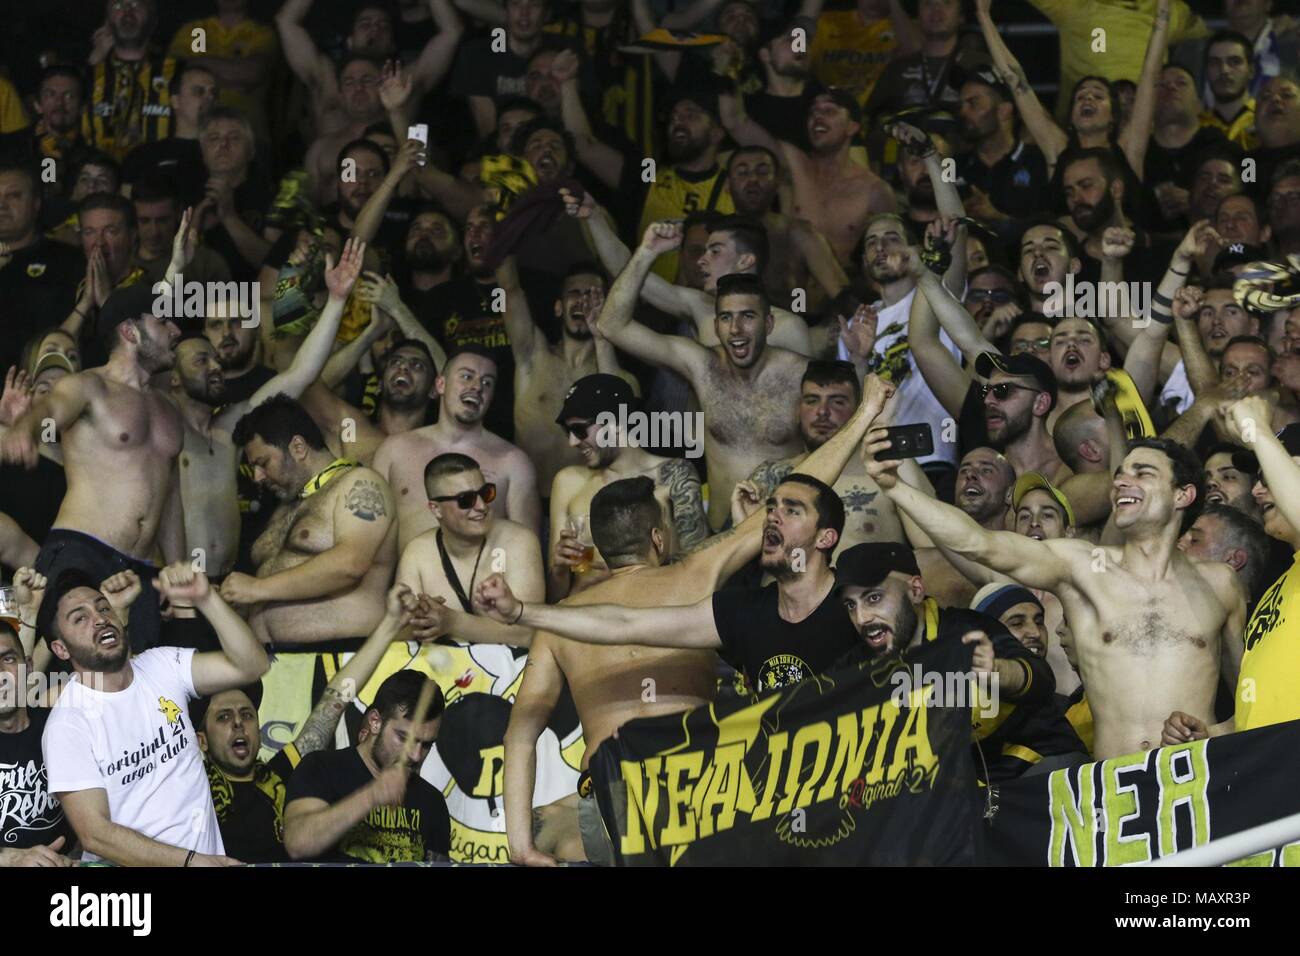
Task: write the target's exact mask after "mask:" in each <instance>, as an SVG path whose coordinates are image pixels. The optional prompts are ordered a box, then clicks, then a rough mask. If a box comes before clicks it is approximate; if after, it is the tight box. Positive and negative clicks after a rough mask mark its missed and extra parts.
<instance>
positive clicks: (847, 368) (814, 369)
mask: <svg viewBox="0 0 1300 956" xmlns="http://www.w3.org/2000/svg"><path fill="white" fill-rule="evenodd" d="M808 382H812V383H813V384H814V385H852V386H853V401H854V402H861V401H862V383H861V382H859V381H858V375H857V372H855V371H854V369H853V363H852V362H841V361H839V360H837V359H809V360H808V367H807V368H805V369H804V370H803V378H801V379H799V387H800V388H802V387H803V386H804V385H805V384H807V383H808Z"/></svg>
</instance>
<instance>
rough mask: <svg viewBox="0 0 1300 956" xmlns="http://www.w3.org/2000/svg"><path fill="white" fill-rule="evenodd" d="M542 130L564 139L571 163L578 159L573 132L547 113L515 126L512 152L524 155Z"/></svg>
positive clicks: (512, 137)
mask: <svg viewBox="0 0 1300 956" xmlns="http://www.w3.org/2000/svg"><path fill="white" fill-rule="evenodd" d="M539 52H540V51H539ZM542 130H550V131H551V132H552V133H555V134H556V135H557V136H559V137H560V138H561V139H563V140H564V149H565V152H566V153H568V157H569V163H570V164H572V163H573V162H575V161H576V160H577V157H578V146H577V143H576V141H575V140H574V138H573V134H572V133H570V132H569V131H568V130H567V129H565V128H564V124H563V123H560V122H558V121H557V120H553V119H551V118H550V117H549V116H545V115H542V116H534V117H533V118H532V119H530V120H529V121H528V122H527V123H520V124H519V125H518V126H517V127H515V132H514V135H512V136H511V137H510V152H512V153H514V154H515V155H516V156H522V155H524V147H525V146H527V145H528V141H529V140H530V139H532V137H533V136H534V134H536V133H540V132H541V131H542Z"/></svg>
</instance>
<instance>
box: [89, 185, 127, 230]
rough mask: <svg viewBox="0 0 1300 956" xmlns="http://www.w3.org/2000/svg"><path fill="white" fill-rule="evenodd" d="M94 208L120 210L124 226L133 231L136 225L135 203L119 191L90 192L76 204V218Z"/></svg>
mask: <svg viewBox="0 0 1300 956" xmlns="http://www.w3.org/2000/svg"><path fill="white" fill-rule="evenodd" d="M96 209H108V210H110V211H112V212H120V213H121V214H122V215H123V216H124V217H125V218H126V226H127V228H128V229H130V230H132V231H134V230H135V229H136V227H137V225H138V223H137V221H136V217H135V203H133V202H131V200H129V199H127V198H126V197H125V196H123V195H122V194H121V193H91V194H90V195H89V196H87V197H86V198H85V199H83V200H81V203H80V205H78V206H77V216H78V218H82V219H84V218H85V216H86V213H88V212H94V211H95V210H96Z"/></svg>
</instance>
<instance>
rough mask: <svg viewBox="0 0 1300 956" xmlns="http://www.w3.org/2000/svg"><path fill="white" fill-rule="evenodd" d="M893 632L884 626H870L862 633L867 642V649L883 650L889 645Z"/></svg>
mask: <svg viewBox="0 0 1300 956" xmlns="http://www.w3.org/2000/svg"><path fill="white" fill-rule="evenodd" d="M891 633H892V632H891V631H890V629H889V627H888V626H887V625H884V624H868V625H867V626H866V628H865V629H864V630H863V631H862V639H863V640H864V641H865V642H866V644H867V647H870V648H871V649H872V650H876V651H878V650H883V649H884V648H885V647H887V646H888V645H889V635H890V634H891Z"/></svg>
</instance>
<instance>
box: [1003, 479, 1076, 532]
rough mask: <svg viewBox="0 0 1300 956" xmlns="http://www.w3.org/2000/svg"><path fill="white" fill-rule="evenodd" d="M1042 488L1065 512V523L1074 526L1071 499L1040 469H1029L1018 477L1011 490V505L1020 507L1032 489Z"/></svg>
mask: <svg viewBox="0 0 1300 956" xmlns="http://www.w3.org/2000/svg"><path fill="white" fill-rule="evenodd" d="M1040 488H1041V489H1042V490H1043V491H1045V492H1047V493H1048V494H1049V495H1051V496H1052V497H1053V498H1054V499H1055V500H1056V503H1057V504H1058V505H1060V506H1061V510H1062V511H1063V512H1064V513H1065V524H1066V526H1067V527H1073V526H1074V509H1073V508H1071V507H1070V502H1069V499H1067V498H1066V497H1065V495H1064V494H1062V493H1061V490H1060V489H1059V488H1057V487H1056V486H1055V485H1053V484H1052V483H1051V482H1050V481H1048V480H1047V476H1046V475H1044V474H1043V473H1042V472H1040V471H1027V472H1025V473H1024V474H1023V475H1021V476H1020V477H1019V478H1017V479H1016V486H1015V488H1014V489H1012V491H1011V507H1012V508H1019V507H1020V499H1021V498H1023V497H1024V496H1025V495H1027V494H1029V493H1030V492H1031V491H1036V490H1038V489H1040Z"/></svg>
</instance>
